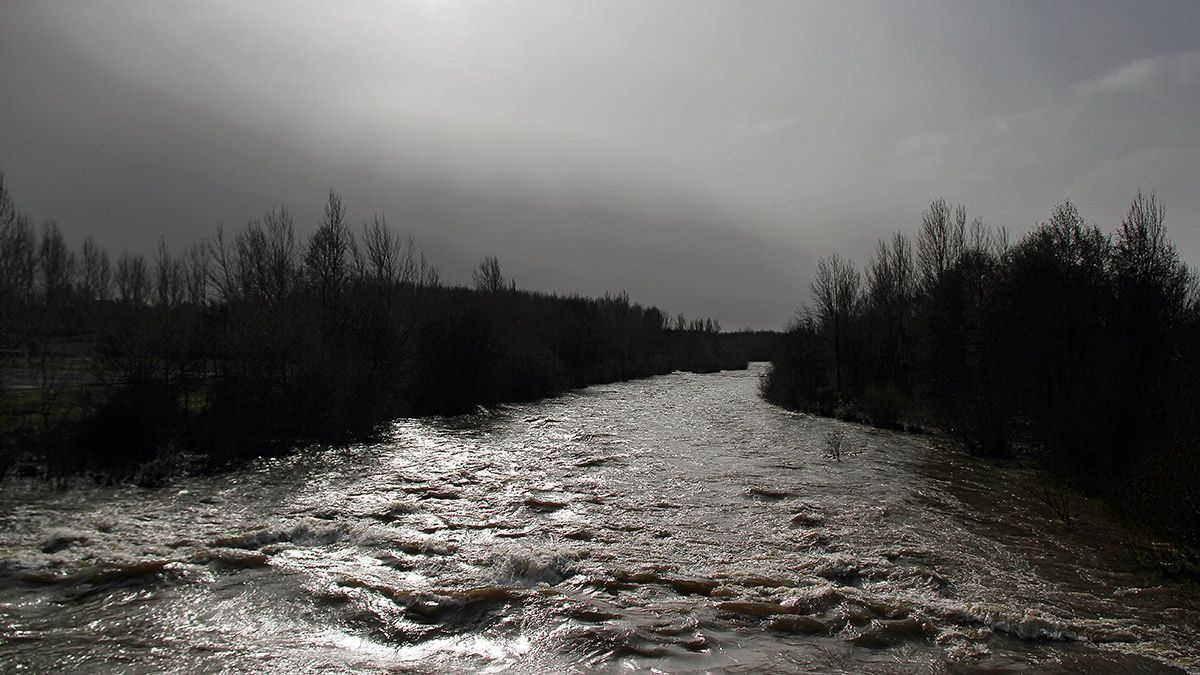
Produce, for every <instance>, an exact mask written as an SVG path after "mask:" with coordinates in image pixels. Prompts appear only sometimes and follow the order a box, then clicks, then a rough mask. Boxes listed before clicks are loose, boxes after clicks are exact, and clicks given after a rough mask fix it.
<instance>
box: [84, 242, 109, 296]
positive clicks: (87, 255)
mask: <svg viewBox="0 0 1200 675" xmlns="http://www.w3.org/2000/svg"><path fill="white" fill-rule="evenodd" d="M80 263H81V269H80V283H81V284H82V290H83V293H84V295H85V296H86V297H87V298H89V299H92V300H101V301H104V300H108V299H109V296H110V295H111V294H112V265H111V264H110V263H109V261H108V254H107V253H105V252H104V250H103V249H101V248H100V247H98V246H96V242H94V241H92V238H91V237H88V238H87V239H85V240H84V241H83V250H82V258H81V260H80Z"/></svg>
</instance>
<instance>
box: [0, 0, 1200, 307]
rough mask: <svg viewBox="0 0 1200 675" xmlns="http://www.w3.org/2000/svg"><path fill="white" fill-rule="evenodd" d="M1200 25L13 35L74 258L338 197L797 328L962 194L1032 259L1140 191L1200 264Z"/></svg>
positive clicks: (682, 301)
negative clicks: (1046, 224)
mask: <svg viewBox="0 0 1200 675" xmlns="http://www.w3.org/2000/svg"><path fill="white" fill-rule="evenodd" d="M1198 122H1200V2H1194V1H1184V2H1177V3H1168V2H1136V3H1135V2H1113V3H1107V2H1100V1H1097V0H1087V1H1085V2H1019V3H1018V2H1011V3H1001V2H987V3H984V2H978V3H965V2H908V1H906V2H895V1H893V0H887V1H884V2H828V3H807V2H748V1H741V0H739V1H737V2H700V1H687V2H682V1H681V2H647V1H645V0H636V1H635V0H626V1H621V2H616V1H614V2H572V1H566V0H546V1H544V2H541V1H539V2H533V1H522V2H457V1H454V0H444V1H443V0H425V1H419V2H297V1H289V2H275V3H268V2H226V1H214V0H206V1H205V2H198V3H197V2H189V3H172V2H164V1H162V0H151V1H146V2H103V1H100V0H89V1H88V2H53V1H50V0H36V1H31V2H23V1H19V2H14V1H13V0H4V3H3V7H2V8H0V170H2V171H4V173H5V175H6V181H7V182H8V183H9V185H10V188H11V191H12V193H13V196H14V198H15V199H16V200H17V202H18V206H19V207H20V208H22V210H24V211H25V212H27V213H29V214H30V215H31V216H33V217H34V218H35V219H37V220H39V221H40V220H42V219H44V218H53V219H55V220H57V221H58V223H59V225H60V226H61V227H62V228H63V229H64V230H65V231H66V232H67V234H68V237H69V238H70V239H71V240H72V241H75V242H78V241H81V240H82V238H83V237H84V236H87V235H91V236H93V237H95V238H96V239H97V240H98V241H100V242H101V243H102V244H104V245H105V246H106V247H107V248H109V249H110V251H117V250H122V249H130V250H138V251H149V250H151V249H152V248H153V247H154V246H155V245H156V243H157V241H158V238H159V236H160V235H161V236H164V237H165V238H166V241H167V242H168V244H170V245H171V246H173V247H182V246H184V245H187V244H188V243H190V242H192V241H195V240H198V239H200V238H204V237H208V236H210V235H211V233H212V232H213V231H214V229H215V226H216V225H217V223H219V222H224V223H226V225H227V226H229V227H235V226H240V225H242V224H243V223H244V222H245V221H246V220H247V219H248V218H250V217H253V216H257V215H259V214H261V213H262V212H264V211H266V210H268V209H270V208H271V207H273V206H275V205H280V204H282V205H286V206H288V207H289V209H290V210H291V211H292V213H293V215H294V216H295V217H296V219H297V222H298V225H299V226H300V229H301V230H302V231H303V232H305V233H307V232H308V231H310V230H311V229H312V227H313V226H314V225H315V223H316V221H317V219H318V218H319V215H320V203H321V202H322V201H323V199H324V195H325V193H326V191H327V190H328V189H330V188H331V187H332V188H333V189H335V190H337V191H338V192H340V193H341V194H342V195H343V198H344V200H345V202H346V204H347V206H348V209H349V214H350V217H351V219H352V220H353V221H354V222H356V223H357V222H360V221H363V220H366V219H369V218H370V217H371V216H372V215H373V214H374V213H377V212H378V213H382V214H384V215H385V216H386V217H387V219H388V220H389V222H391V223H392V224H394V225H397V226H399V227H400V228H401V229H403V230H404V231H406V232H408V233H411V234H413V235H414V236H415V238H416V239H417V243H418V244H420V245H422V246H423V247H424V248H425V249H426V251H427V252H428V253H429V254H430V256H431V257H432V258H433V260H434V262H435V263H436V264H438V265H439V266H440V267H441V268H442V270H443V278H444V279H445V280H447V281H449V282H452V283H464V282H465V281H466V280H467V278H468V275H469V270H470V268H471V267H472V266H473V264H474V263H475V262H476V261H477V260H478V259H479V258H480V257H482V256H483V255H485V254H489V253H494V254H496V255H498V256H499V257H500V261H501V263H502V265H503V267H504V269H505V271H506V272H507V273H508V274H509V275H510V276H512V277H514V278H515V279H516V280H517V282H518V284H519V285H521V286H523V287H527V288H536V289H544V290H558V291H562V292H581V293H587V294H597V293H603V292H604V291H606V290H611V291H620V290H627V291H629V293H630V295H631V296H632V297H633V298H634V299H635V300H638V301H641V302H643V303H647V304H655V305H658V306H659V307H662V308H663V309H666V310H668V311H672V312H684V313H686V314H688V315H689V316H696V315H699V316H711V317H714V318H717V319H719V320H720V321H721V322H722V324H723V326H724V327H726V328H735V327H740V326H753V327H781V326H782V325H783V324H784V323H785V322H786V321H787V320H788V319H789V318H790V317H791V316H792V314H793V312H794V311H795V308H796V307H797V305H799V304H800V303H801V302H803V301H805V300H806V299H807V294H808V293H807V286H808V282H809V278H810V274H811V271H812V269H813V267H814V266H815V262H816V260H817V258H819V257H820V256H822V255H825V254H827V253H829V252H832V251H839V252H841V253H843V254H846V255H849V256H851V257H853V258H855V259H856V260H857V261H858V262H859V263H860V264H861V263H863V262H865V261H866V259H867V257H868V256H869V254H870V250H871V247H872V246H873V243H874V241H875V239H877V238H878V237H880V236H885V235H887V234H889V233H890V232H892V231H894V230H903V231H906V232H910V233H911V232H914V231H915V229H916V227H917V225H918V224H919V222H920V216H921V211H922V210H923V209H924V208H925V207H926V206H927V205H928V203H929V202H930V201H931V200H932V199H934V198H936V197H939V196H942V197H945V198H946V199H948V200H949V201H951V202H961V203H963V204H964V205H965V206H966V207H967V209H968V212H969V213H970V214H971V215H972V216H975V215H978V216H980V217H982V218H983V219H984V220H985V221H986V222H988V223H992V224H996V225H1005V226H1007V227H1009V228H1010V229H1011V230H1013V231H1014V232H1015V233H1017V234H1019V233H1021V232H1023V231H1025V230H1027V229H1028V228H1029V227H1030V226H1031V225H1033V224H1035V223H1037V222H1039V221H1041V220H1045V219H1046V218H1047V217H1048V215H1049V213H1050V210H1051V208H1052V207H1053V206H1054V205H1055V204H1057V203H1059V202H1061V201H1062V200H1064V199H1071V200H1072V201H1074V202H1075V203H1076V204H1077V205H1078V206H1079V207H1080V210H1081V212H1082V213H1083V215H1084V216H1085V218H1087V219H1088V220H1089V221H1091V222H1094V223H1096V224H1098V225H1100V226H1102V227H1103V228H1104V229H1106V230H1111V229H1112V228H1113V227H1115V226H1116V225H1117V224H1118V223H1119V222H1120V219H1121V216H1122V215H1123V213H1124V212H1125V211H1126V210H1127V208H1128V205H1129V202H1130V201H1131V200H1132V199H1133V197H1134V195H1135V194H1136V192H1137V190H1138V189H1139V188H1141V189H1143V190H1146V191H1151V190H1153V191H1155V192H1156V193H1157V194H1158V196H1159V198H1160V199H1161V201H1163V202H1164V203H1165V205H1166V208H1167V223H1168V227H1169V231H1170V233H1171V236H1172V238H1173V239H1174V240H1175V241H1176V243H1177V244H1178V245H1179V247H1180V249H1181V251H1182V252H1183V254H1184V256H1185V258H1186V259H1187V260H1188V262H1189V263H1200V123H1198Z"/></svg>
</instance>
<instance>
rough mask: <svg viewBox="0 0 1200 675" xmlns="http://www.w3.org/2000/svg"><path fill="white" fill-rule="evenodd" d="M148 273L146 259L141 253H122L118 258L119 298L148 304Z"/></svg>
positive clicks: (116, 277) (126, 302)
mask: <svg viewBox="0 0 1200 675" xmlns="http://www.w3.org/2000/svg"><path fill="white" fill-rule="evenodd" d="M148 276H149V275H148V274H147V273H146V259H145V258H143V257H142V256H140V255H129V254H128V253H122V254H121V257H120V258H119V259H118V260H117V273H116V276H115V281H116V284H117V299H118V300H120V301H121V302H123V303H125V304H128V305H134V306H141V305H144V304H146V292H147V287H148V286H149V278H148Z"/></svg>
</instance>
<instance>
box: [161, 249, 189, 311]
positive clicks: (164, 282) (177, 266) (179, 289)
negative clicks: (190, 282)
mask: <svg viewBox="0 0 1200 675" xmlns="http://www.w3.org/2000/svg"><path fill="white" fill-rule="evenodd" d="M185 292H186V289H185V287H184V269H183V262H182V261H180V260H179V259H178V258H176V257H175V256H173V255H171V252H170V250H168V249H167V242H166V240H165V239H161V238H160V239H159V240H158V255H157V256H156V257H155V259H154V302H155V304H157V305H158V306H160V307H174V306H176V305H179V304H181V303H182V302H183V300H184V295H185Z"/></svg>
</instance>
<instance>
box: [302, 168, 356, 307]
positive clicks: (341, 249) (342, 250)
mask: <svg viewBox="0 0 1200 675" xmlns="http://www.w3.org/2000/svg"><path fill="white" fill-rule="evenodd" d="M345 215H346V212H345V209H344V208H343V207H342V198H341V197H339V196H338V194H337V193H336V192H333V191H332V190H330V192H329V199H328V201H327V202H326V204H325V218H324V219H323V220H322V221H321V224H320V226H318V227H317V231H316V232H314V233H313V235H312V238H311V239H309V241H308V251H307V252H306V253H305V256H304V265H305V269H306V270H307V273H308V280H309V284H311V287H312V288H313V290H314V291H315V292H316V293H317V295H318V297H320V298H322V299H323V300H326V301H328V300H330V299H332V298H334V297H336V296H337V295H339V294H340V293H341V291H342V289H343V287H344V286H345V285H346V282H347V281H348V280H349V276H350V275H349V272H350V270H349V265H348V263H349V262H350V261H349V260H348V256H349V255H350V254H351V252H352V249H353V244H354V236H353V234H352V233H351V232H350V228H349V227H347V226H346V222H345Z"/></svg>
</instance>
